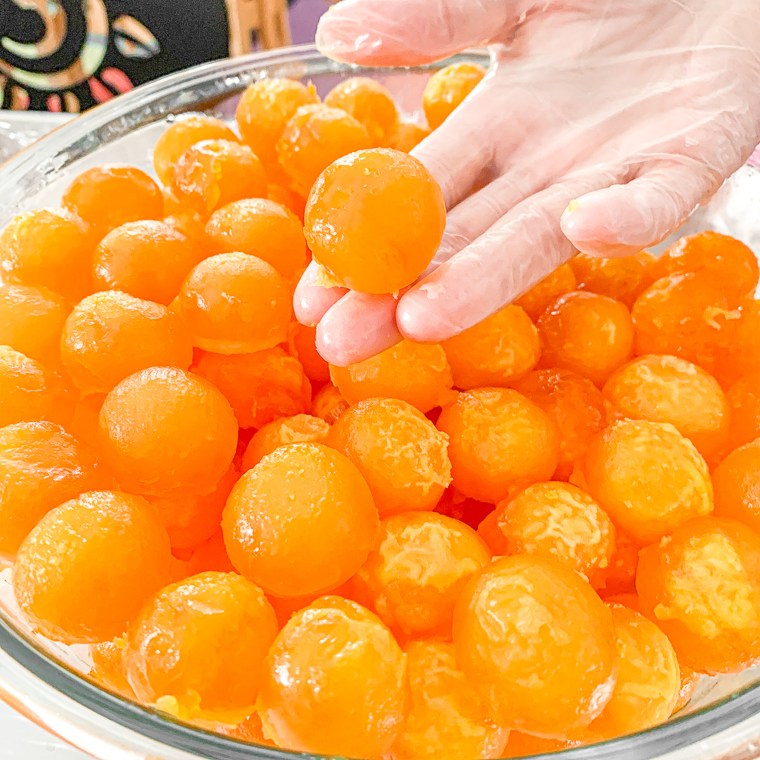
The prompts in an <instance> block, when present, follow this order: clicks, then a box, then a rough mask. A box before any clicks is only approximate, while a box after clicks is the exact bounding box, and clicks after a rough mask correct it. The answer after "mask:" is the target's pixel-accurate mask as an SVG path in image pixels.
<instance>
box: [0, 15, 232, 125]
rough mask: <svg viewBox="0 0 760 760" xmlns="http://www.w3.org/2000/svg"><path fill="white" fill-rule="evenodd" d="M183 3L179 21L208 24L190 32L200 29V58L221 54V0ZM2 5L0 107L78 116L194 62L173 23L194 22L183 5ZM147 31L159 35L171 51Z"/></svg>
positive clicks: (223, 37) (225, 30)
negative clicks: (164, 39) (82, 111)
mask: <svg viewBox="0 0 760 760" xmlns="http://www.w3.org/2000/svg"><path fill="white" fill-rule="evenodd" d="M185 2H186V3H187V5H188V14H184V16H187V15H190V16H193V15H194V16H195V17H197V20H199V21H203V20H205V19H206V17H208V20H209V23H211V24H212V30H211V32H210V33H209V34H208V35H206V30H207V27H206V25H205V24H203V25H199V26H195V28H196V29H203V35H204V36H203V38H202V39H201V40H199V41H198V47H199V48H200V49H201V50H200V56H201V60H211V59H212V58H219V57H222V56H224V55H226V53H227V37H228V26H227V18H226V10H225V7H224V0H216V2H214V0H203V2H202V3H200V4H199V3H198V0H185ZM2 3H5V4H6V5H7V7H6V8H2V7H0V108H11V109H16V110H19V109H22V110H23V109H30V108H32V109H36V110H49V111H68V112H73V113H76V112H79V111H81V110H84V109H85V108H88V107H90V106H92V105H95V104H97V103H102V102H104V101H106V100H109V99H110V98H113V97H114V96H115V95H118V94H119V93H122V92H126V91H128V90H131V89H132V88H133V87H134V86H135V85H136V84H140V83H142V82H144V81H148V80H149V79H153V78H155V77H156V76H159V75H161V74H164V73H168V72H169V71H174V70H177V69H179V68H183V67H184V66H186V65H192V64H193V63H195V62H197V61H196V60H194V58H195V57H197V55H198V54H197V53H192V52H191V51H187V52H185V50H184V49H185V48H187V47H188V46H187V45H186V44H183V43H185V41H186V38H188V37H189V35H188V32H187V31H183V30H181V29H177V28H176V25H177V19H178V18H182V22H181V23H185V22H186V21H190V20H191V19H189V18H185V17H184V16H183V15H182V14H180V13H178V11H179V10H180V9H179V8H178V6H180V5H182V2H181V0H179V1H178V0H175V1H174V2H172V3H171V4H170V3H169V2H167V1H166V0H149V1H146V0H132V2H129V0H110V1H109V0H2ZM198 5H200V6H201V7H200V8H199V7H198ZM132 6H133V7H132ZM125 10H126V11H132V12H125ZM138 16H139V18H138ZM220 20H221V22H222V23H219V22H220ZM151 29H159V31H160V33H163V34H164V36H165V38H166V39H167V40H168V43H169V47H170V49H169V50H165V49H164V45H162V44H161V42H159V39H158V37H157V36H156V35H155V34H154V33H153V32H152V31H151ZM209 38H210V42H209Z"/></svg>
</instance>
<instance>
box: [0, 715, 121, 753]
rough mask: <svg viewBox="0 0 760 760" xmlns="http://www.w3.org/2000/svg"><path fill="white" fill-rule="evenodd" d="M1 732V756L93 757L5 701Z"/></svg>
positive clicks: (0, 719) (1, 716) (1, 718)
mask: <svg viewBox="0 0 760 760" xmlns="http://www.w3.org/2000/svg"><path fill="white" fill-rule="evenodd" d="M0 736H1V737H2V741H1V742H0V760H92V758H90V756H89V755H85V754H84V753H83V752H80V751H79V750H76V749H74V748H73V747H70V746H69V745H68V744H66V743H65V742H62V741H61V740H60V739H58V738H57V737H55V736H53V735H52V734H49V733H47V731H45V730H44V729H42V728H40V727H39V726H37V725H35V724H34V723H32V722H31V721H29V720H27V719H26V718H24V717H23V716H21V715H19V714H18V713H17V712H15V711H14V710H11V708H10V707H8V706H7V705H5V704H3V703H2V702H0ZM102 760H108V759H107V758H102Z"/></svg>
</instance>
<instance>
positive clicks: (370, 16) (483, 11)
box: [316, 0, 529, 66]
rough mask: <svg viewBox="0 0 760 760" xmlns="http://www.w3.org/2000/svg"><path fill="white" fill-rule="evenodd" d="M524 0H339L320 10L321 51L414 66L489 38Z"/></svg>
mask: <svg viewBox="0 0 760 760" xmlns="http://www.w3.org/2000/svg"><path fill="white" fill-rule="evenodd" d="M528 4H529V3H528V2H527V0H343V2H341V3H339V4H338V5H335V6H332V7H331V8H330V9H329V10H328V11H327V13H326V14H325V15H324V16H322V18H321V20H320V22H319V27H318V28H317V36H316V42H317V47H318V48H319V50H320V52H322V53H324V54H325V55H327V56H329V57H330V58H335V59H336V60H339V61H345V62H347V63H358V64H364V65H371V66H417V65H420V64H423V63H430V62H431V61H436V60H439V59H441V58H446V57H447V56H449V55H451V54H453V53H458V52H460V51H461V50H464V49H465V48H467V47H471V46H473V45H479V44H480V43H483V42H487V41H489V40H491V39H493V38H494V37H496V36H497V35H499V34H500V33H501V32H502V31H504V30H506V29H507V28H508V27H509V26H510V25H511V23H516V22H517V21H518V19H519V17H520V14H521V13H522V11H523V10H524V6H527V5H528Z"/></svg>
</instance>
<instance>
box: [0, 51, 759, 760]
mask: <svg viewBox="0 0 760 760" xmlns="http://www.w3.org/2000/svg"><path fill="white" fill-rule="evenodd" d="M457 58H458V59H460V60H474V61H478V62H481V63H485V62H487V56H486V54H485V53H484V52H483V51H477V50H475V51H469V52H467V53H464V54H462V55H460V56H457ZM444 63H445V62H444ZM444 63H440V64H436V65H434V66H430V67H423V68H416V69H395V70H388V69H361V70H358V69H356V68H352V67H348V66H343V65H340V64H337V63H335V62H333V61H330V60H328V59H326V58H324V57H323V56H321V55H320V54H319V53H317V51H316V50H315V49H314V48H313V47H311V46H305V47H298V48H288V49H283V50H278V51H274V52H269V53H265V54H254V55H251V56H249V57H246V58H240V59H236V60H231V61H220V62H215V63H211V64H207V65H204V66H200V67H198V68H195V69H191V70H188V71H185V72H181V73H178V74H174V75H172V76H170V77H167V78H165V79H161V80H158V81H156V82H153V83H151V84H149V85H147V86H145V87H141V88H139V89H137V90H135V91H134V92H131V93H128V94H126V95H124V96H121V97H119V98H117V99H115V100H113V101H111V102H110V103H107V104H105V105H102V106H100V107H98V108H96V109H94V110H92V111H90V112H88V113H87V114H85V115H83V116H81V117H79V118H77V119H75V120H73V121H72V122H70V123H68V124H66V125H64V126H62V127H60V128H58V129H57V130H55V131H54V132H53V133H51V134H50V135H48V136H47V137H44V138H43V139H41V140H40V141H38V142H36V143H34V144H33V145H32V146H30V147H27V148H26V149H25V150H23V151H22V152H21V153H19V154H18V155H16V156H15V157H14V158H12V159H11V160H10V161H9V162H7V163H6V164H4V165H3V166H2V167H0V187H1V188H2V201H0V225H4V224H6V223H7V222H8V221H9V220H10V219H11V218H12V217H13V216H14V215H15V214H17V213H18V212H20V211H24V210H27V209H31V208H37V207H40V206H45V205H58V203H59V200H60V196H61V192H62V190H63V189H64V188H65V187H66V185H67V184H68V183H69V182H70V181H71V179H72V178H73V177H74V176H75V175H76V174H78V173H79V172H81V171H82V170H84V169H86V168H88V167H90V166H93V165H95V164H99V163H103V162H108V161H125V160H126V161H129V162H130V163H133V164H137V165H139V166H141V167H143V168H145V169H146V170H148V171H151V161H150V148H151V146H152V144H153V143H154V142H155V140H156V138H157V136H158V135H159V134H160V132H161V130H162V129H163V128H164V126H165V125H166V122H167V121H170V120H171V119H172V118H173V115H174V114H177V113H181V112H186V111H206V112H210V113H214V114H216V115H220V116H222V117H224V118H229V119H231V118H232V116H233V114H234V108H235V104H236V102H237V99H238V97H239V94H240V92H241V91H242V90H243V89H244V88H245V86H246V85H247V84H249V83H250V82H252V81H254V80H256V79H259V78H262V77H273V76H287V77H291V78H295V79H305V80H311V81H312V82H313V83H314V84H315V85H316V87H317V89H318V91H319V92H320V94H322V95H324V94H325V93H326V92H327V91H328V90H330V89H331V88H332V87H333V86H335V84H336V83H337V82H338V81H340V80H341V79H345V78H347V77H349V76H353V75H356V74H357V73H361V74H362V75H364V76H369V77H372V78H374V79H377V80H379V81H381V82H382V83H383V84H385V85H386V86H387V87H388V88H389V89H390V90H391V91H392V92H393V93H394V95H395V97H396V98H397V101H398V103H399V107H400V110H401V111H402V112H404V113H405V115H406V116H407V117H411V118H414V117H415V116H418V115H419V114H418V109H419V104H420V101H421V94H422V90H423V87H424V85H425V82H426V80H427V77H428V76H429V75H430V72H431V71H432V70H435V69H436V68H439V67H440V66H442V65H444ZM758 208H760V171H758V170H757V169H756V168H754V167H753V166H751V165H748V166H746V167H744V168H743V169H741V170H740V171H739V172H737V174H736V175H734V176H733V177H732V178H731V179H730V180H729V181H728V182H727V183H726V184H725V186H724V187H723V188H722V189H721V191H720V192H719V193H718V194H717V195H716V197H715V198H714V199H713V200H712V201H711V203H710V204H708V205H706V206H705V207H703V208H700V209H698V210H697V212H696V213H695V214H694V215H693V216H692V218H691V219H690V220H689V222H688V223H687V224H686V225H685V227H684V230H683V231H682V232H684V231H688V232H690V231H696V230H700V229H715V230H718V231H720V232H725V233H729V234H732V235H734V236H735V237H738V238H740V239H742V240H743V241H744V242H746V243H747V244H748V245H750V246H751V247H753V248H754V250H760V217H758V214H757V209H758ZM9 577H10V568H7V567H6V568H5V569H4V570H2V572H0V698H2V699H3V700H5V701H6V702H7V703H9V704H10V705H11V706H12V707H14V708H15V709H17V710H18V711H20V712H21V713H23V714H24V715H26V716H27V717H29V718H30V719H32V720H34V721H35V722H36V723H38V724H40V725H42V726H44V727H45V728H46V729H48V730H49V731H51V732H53V733H55V734H57V735H58V736H60V737H62V738H64V739H66V740H67V741H68V742H70V743H71V744H73V745H75V746H77V747H79V748H80V749H83V750H84V751H86V752H88V753H90V754H91V755H93V756H94V757H96V758H102V759H103V760H112V759H115V760H116V759H118V760H121V758H124V759H125V760H126V759H129V760H132V759H133V758H146V759H148V758H149V759H150V760H157V759H159V758H160V760H189V759H190V758H210V759H213V760H243V759H244V758H247V759H248V760H250V758H272V760H274V759H275V758H281V759H284V758H288V757H291V758H292V757H302V758H303V757H307V756H306V755H302V754H296V753H290V752H285V751H279V750H275V749H271V748H268V747H259V746H255V745H252V744H246V743H243V742H240V741H237V740H234V739H229V738H225V737H223V736H220V735H216V734H212V733H209V732H206V731H203V730H200V729H197V728H191V727H189V726H187V725H183V724H181V723H179V722H178V721H175V720H172V718H171V717H169V716H167V715H165V714H162V713H159V712H157V711H155V710H151V709H149V708H145V707H142V706H139V705H137V704H134V703H132V702H129V701H128V700H125V699H122V698H120V697H118V696H116V695H114V694H111V693H108V692H107V691H105V690H103V689H101V688H99V687H97V686H96V685H94V683H93V682H91V681H90V680H88V678H87V675H86V674H87V672H88V671H89V669H90V666H91V663H90V661H89V658H88V654H87V648H86V647H81V646H80V647H77V646H73V647H64V646H61V645H57V644H54V643H52V642H49V641H46V640H44V639H42V638H41V637H39V636H36V635H34V634H33V633H32V631H31V630H30V629H29V628H28V627H27V626H26V625H25V624H24V621H23V620H22V618H21V617H20V615H19V614H18V610H17V608H16V607H15V604H14V600H13V596H12V593H10V586H9ZM93 603H97V600H93ZM546 709H547V710H551V705H547V706H546ZM555 756H561V757H562V758H563V760H606V759H610V760H612V758H614V759H615V760H647V759H648V758H668V760H695V759H697V758H698V759H702V758H704V759H708V758H709V759H715V760H717V759H718V758H721V759H722V760H729V759H730V760H750V758H757V757H758V756H760V668H758V669H755V670H752V671H746V672H744V673H742V674H740V675H732V676H723V677H720V678H713V679H708V678H704V679H703V680H702V682H701V684H700V687H699V689H698V691H697V693H696V695H695V696H694V698H693V699H692V701H691V703H690V704H689V705H688V706H687V707H686V708H685V709H684V710H682V711H681V713H679V715H678V716H676V717H674V718H673V719H671V720H670V721H669V722H668V723H666V724H664V725H661V726H658V727H656V728H653V729H650V730H649V731H645V732H641V733H638V734H633V735H630V736H626V737H623V738H620V739H616V740H614V741H609V742H605V743H602V744H597V745H593V746H590V747H583V748H579V749H574V750H569V751H565V752H562V753H559V754H558V755H555ZM544 757H547V756H544ZM462 760H468V759H467V758H462Z"/></svg>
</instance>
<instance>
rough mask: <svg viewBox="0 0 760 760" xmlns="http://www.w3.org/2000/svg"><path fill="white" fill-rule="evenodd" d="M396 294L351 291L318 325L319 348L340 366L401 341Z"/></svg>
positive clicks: (365, 357)
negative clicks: (397, 322) (369, 293)
mask: <svg viewBox="0 0 760 760" xmlns="http://www.w3.org/2000/svg"><path fill="white" fill-rule="evenodd" d="M395 313H396V301H395V299H394V298H393V297H392V296H372V295H367V294H364V293H348V294H347V295H346V296H345V297H344V298H342V299H341V300H340V301H338V303H336V304H335V305H334V306H333V307H332V308H330V309H329V311H328V312H327V313H326V314H325V315H324V317H323V318H322V320H321V321H320V323H319V325H318V326H317V336H316V345H317V351H318V352H319V354H320V356H322V358H323V359H325V360H326V361H328V362H329V363H330V364H335V365H336V366H338V367H346V366H348V365H349V364H355V363H356V362H360V361H363V360H364V359H368V358H370V357H371V356H375V355H376V354H379V353H380V352H381V351H384V350H385V349H386V348H390V347H391V346H392V345H394V344H395V343H398V342H399V340H401V333H400V332H399V331H398V328H397V327H396V321H395Z"/></svg>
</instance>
